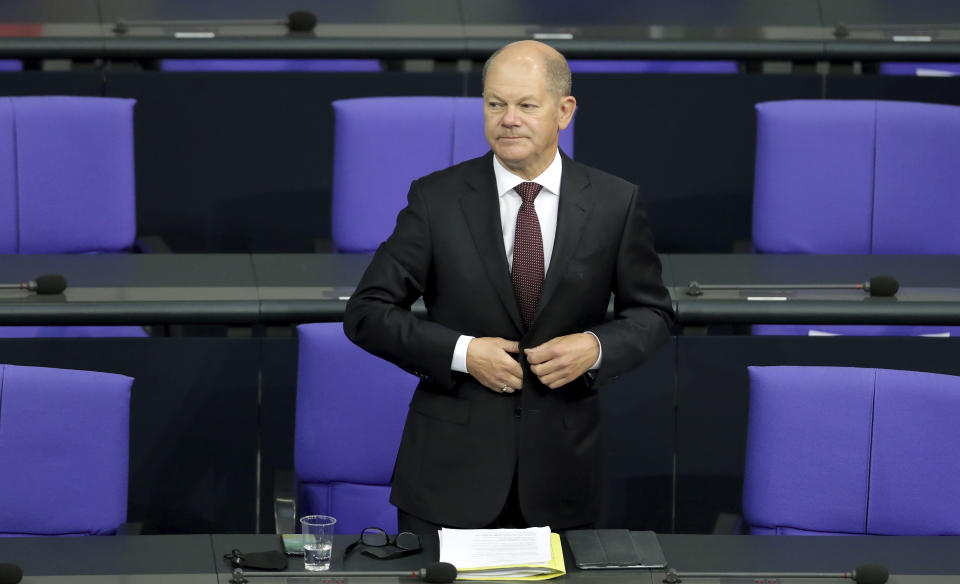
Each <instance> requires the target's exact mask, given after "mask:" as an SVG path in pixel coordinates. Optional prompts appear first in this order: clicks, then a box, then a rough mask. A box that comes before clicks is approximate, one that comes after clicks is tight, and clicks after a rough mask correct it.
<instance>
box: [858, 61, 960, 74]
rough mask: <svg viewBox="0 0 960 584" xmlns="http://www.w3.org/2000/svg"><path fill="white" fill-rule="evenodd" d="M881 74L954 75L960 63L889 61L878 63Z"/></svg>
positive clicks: (959, 70) (959, 71) (959, 72)
mask: <svg viewBox="0 0 960 584" xmlns="http://www.w3.org/2000/svg"><path fill="white" fill-rule="evenodd" d="M877 72H878V73H880V74H881V75H910V76H916V77H955V76H957V75H960V63H912V62H900V61H891V62H885V63H880V66H879V67H878V68H877Z"/></svg>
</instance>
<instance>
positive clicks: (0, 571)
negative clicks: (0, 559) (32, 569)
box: [0, 564, 23, 584]
mask: <svg viewBox="0 0 960 584" xmlns="http://www.w3.org/2000/svg"><path fill="white" fill-rule="evenodd" d="M22 579H23V570H21V569H20V566H18V565H16V564H0V584H17V582H19V581H20V580H22Z"/></svg>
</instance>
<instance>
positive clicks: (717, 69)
mask: <svg viewBox="0 0 960 584" xmlns="http://www.w3.org/2000/svg"><path fill="white" fill-rule="evenodd" d="M567 63H568V64H569V65H570V71H571V72H573V73H738V72H739V67H738V66H737V63H736V61H656V60H655V61H638V60H632V59H625V60H601V59H569V60H568V61H567Z"/></svg>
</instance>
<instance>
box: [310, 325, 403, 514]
mask: <svg viewBox="0 0 960 584" xmlns="http://www.w3.org/2000/svg"><path fill="white" fill-rule="evenodd" d="M297 332H298V335H299V338H300V361H299V365H298V370H297V406H296V412H297V414H296V415H297V419H296V425H295V431H294V469H295V474H296V481H297V483H298V487H297V504H296V513H295V515H297V516H299V517H302V516H305V515H314V514H321V515H332V516H334V517H336V518H337V525H336V531H337V533H360V532H361V531H362V530H363V528H364V527H382V528H383V529H385V530H386V531H387V532H388V533H395V532H396V530H397V510H396V507H394V506H393V505H391V504H390V501H389V498H390V480H391V477H392V474H393V465H394V461H395V459H396V456H397V449H398V448H399V446H400V435H401V433H402V431H403V423H404V420H405V419H406V414H407V408H408V405H409V403H410V398H411V397H412V396H413V390H414V388H415V387H416V385H417V382H418V381H419V380H418V379H417V378H416V377H414V376H413V375H410V374H409V373H406V372H405V371H403V370H402V369H400V368H399V367H396V366H395V365H393V364H391V363H389V362H387V361H384V360H382V359H379V358H377V357H374V356H373V355H371V354H369V353H367V352H366V351H364V350H363V349H361V348H359V347H357V346H356V345H354V344H353V343H351V342H350V340H349V339H347V337H346V335H345V334H344V332H343V324H342V323H339V322H336V323H319V324H305V325H301V326H299V327H297Z"/></svg>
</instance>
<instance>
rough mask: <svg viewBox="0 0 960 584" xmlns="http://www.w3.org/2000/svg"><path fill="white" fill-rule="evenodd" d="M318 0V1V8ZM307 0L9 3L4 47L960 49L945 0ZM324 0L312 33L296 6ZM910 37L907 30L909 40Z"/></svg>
mask: <svg viewBox="0 0 960 584" xmlns="http://www.w3.org/2000/svg"><path fill="white" fill-rule="evenodd" d="M304 4H306V6H304ZM585 6H586V5H584V4H583V3H582V2H577V1H574V0H558V1H556V2H552V3H551V4H550V10H544V9H543V6H542V5H541V4H539V3H523V2H521V3H518V2H515V1H513V0H483V1H481V0H459V1H457V2H440V3H438V2H432V1H431V0H405V1H403V2H372V1H369V0H364V1H356V2H332V1H315V2H308V3H304V2H297V1H293V0H274V1H272V2H265V1H263V0H234V1H232V2H229V3H223V4H211V3H197V2H185V1H182V0H181V1H168V2H130V1H129V0H83V1H81V0H76V1H73V2H62V1H55V0H44V1H40V0H6V1H5V2H4V11H3V14H2V15H0V25H3V27H4V29H5V31H6V32H5V34H4V37H5V38H4V43H3V44H2V45H0V56H2V55H9V56H12V57H24V56H34V57H61V58H64V57H67V58H69V57H75V58H76V57H87V58H94V57H112V56H118V57H120V58H136V57H147V58H157V57H165V56H166V57H169V56H221V57H251V56H260V57H262V56H275V57H279V58H290V57H311V56H333V57H369V56H374V57H393V58H424V57H434V58H464V57H474V58H477V57H486V56H487V55H489V54H490V53H491V52H492V51H493V50H495V49H496V48H499V46H501V45H502V44H503V43H504V42H505V41H506V40H515V39H517V38H535V37H537V35H541V36H540V38H545V39H549V40H551V42H555V43H556V44H557V46H558V47H559V48H561V49H562V50H563V51H564V52H565V54H566V55H567V56H568V57H621V58H623V57H633V58H637V57H641V58H651V57H654V58H656V57H666V58H678V57H679V58H704V57H706V58H807V59H811V60H812V59H816V58H830V57H834V56H848V55H849V56H857V57H868V58H869V57H876V58H889V57H890V56H901V58H903V57H912V58H922V57H928V58H929V57H933V58H949V57H956V56H957V55H958V54H960V43H958V40H960V33H958V32H957V29H958V27H957V23H960V7H958V6H956V4H955V3H950V2H943V1H936V0H914V1H912V2H899V3H898V2H890V1H889V0H848V1H845V2H836V1H832V0H790V1H781V2H769V1H768V0H682V1H678V0H647V1H645V2H622V1H620V0H595V1H594V2H592V3H591V4H590V8H589V9H586V8H585ZM305 8H309V9H311V10H312V11H313V12H314V13H315V14H316V16H317V20H318V24H317V26H316V28H315V29H314V30H313V31H312V34H302V33H301V34H290V33H289V32H288V30H287V27H286V26H285V25H284V24H283V21H284V20H285V19H286V16H287V14H288V13H290V12H292V11H294V10H303V9H305ZM898 38H900V40H898Z"/></svg>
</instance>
